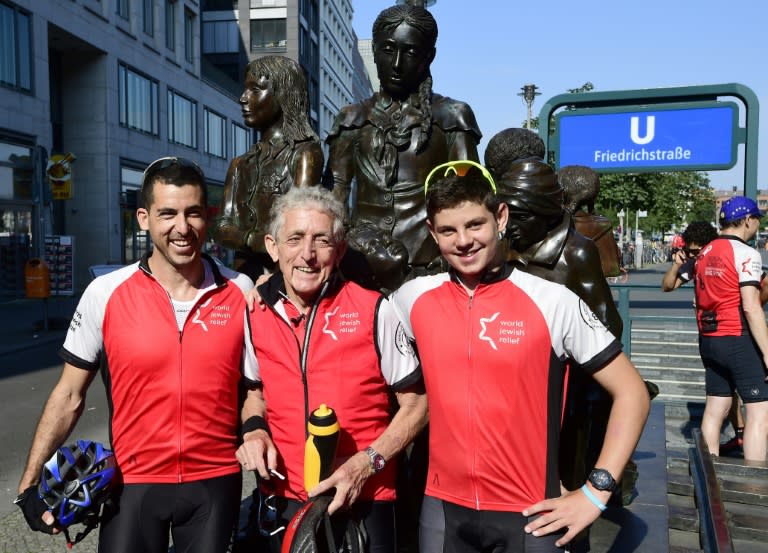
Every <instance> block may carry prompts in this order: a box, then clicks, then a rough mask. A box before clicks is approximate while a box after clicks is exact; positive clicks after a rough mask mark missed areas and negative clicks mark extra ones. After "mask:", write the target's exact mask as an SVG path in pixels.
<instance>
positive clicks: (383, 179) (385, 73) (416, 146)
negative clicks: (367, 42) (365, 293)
mask: <svg viewBox="0 0 768 553" xmlns="http://www.w3.org/2000/svg"><path fill="white" fill-rule="evenodd" d="M436 42H437V23H436V22H435V19H434V18H433V17H432V14H430V13H429V12H428V11H427V10H425V9H424V8H421V7H414V6H410V5H397V6H392V7H390V8H387V9H385V10H384V11H382V12H381V13H380V14H379V16H378V17H377V18H376V21H375V22H374V24H373V56H374V61H375V62H376V69H377V72H378V76H379V81H380V82H381V90H380V91H379V92H377V93H376V94H374V95H373V96H372V97H371V98H368V99H367V100H364V101H362V102H360V103H358V104H352V105H348V106H346V107H344V108H342V110H341V112H340V113H339V114H338V116H337V117H336V121H335V122H334V125H333V128H332V130H331V132H330V133H329V135H328V138H327V143H328V145H329V147H330V153H329V159H328V165H327V167H326V175H325V182H326V185H327V186H329V187H332V188H333V192H334V195H335V196H336V197H337V198H339V199H340V200H341V201H342V202H343V203H344V204H345V205H347V206H348V207H349V208H350V215H351V217H350V221H352V225H353V226H352V228H351V230H350V234H349V238H350V245H351V246H352V247H353V248H354V246H355V243H356V242H360V241H361V240H357V239H356V234H357V229H364V232H365V234H366V235H368V236H370V235H371V234H372V233H371V230H372V229H374V230H375V231H376V232H375V233H378V234H379V238H378V240H377V242H378V244H377V247H376V248H370V249H369V250H373V251H376V252H378V254H381V253H382V252H386V251H394V252H401V251H406V252H407V258H406V259H403V260H400V259H392V260H389V261H388V262H383V261H382V259H381V255H377V257H376V258H371V257H370V256H366V255H365V252H362V255H359V256H355V255H347V256H346V258H345V259H346V260H347V263H343V264H342V271H343V272H344V274H345V275H346V276H347V277H348V278H351V279H352V280H360V281H368V282H375V281H376V279H370V278H364V277H360V278H357V275H358V274H361V273H362V274H364V275H370V273H371V272H373V273H377V272H378V267H379V266H383V267H386V270H387V273H388V274H389V275H391V274H396V273H402V274H407V275H408V277H411V276H414V275H417V274H426V273H427V272H431V269H432V268H434V267H440V266H441V262H440V256H439V251H438V249H437V246H436V244H435V242H434V240H432V238H431V237H430V236H429V233H428V230H427V225H426V223H425V221H426V211H425V202H424V179H425V178H426V177H427V175H428V174H429V172H430V171H431V170H432V168H433V167H435V166H436V165H439V164H441V163H445V162H447V161H451V160H457V159H471V160H473V161H477V160H478V155H477V144H478V142H479V141H480V137H481V136H482V135H481V133H480V130H479V128H478V126H477V122H476V120H475V116H474V114H473V113H472V109H471V108H470V107H469V106H468V105H467V104H465V103H463V102H459V101H456V100H452V99H451V98H447V97H444V96H440V95H439V94H435V93H433V92H432V76H431V74H430V65H431V63H432V60H433V59H434V58H435V52H436V50H435V44H436ZM353 179H354V182H355V183H356V185H355V190H354V193H353ZM350 198H352V201H351V202H350ZM392 242H399V244H394V246H393V244H392ZM362 249H363V250H365V249H366V248H362ZM350 260H353V261H352V262H350ZM355 260H356V261H355ZM401 262H402V264H403V265H404V268H403V269H404V270H402V271H400V270H393V269H392V268H393V267H397V266H398V264H400V263H401ZM384 280H389V281H391V278H390V279H387V278H386V277H385V278H383V279H382V281H384ZM387 284H389V286H380V287H381V288H388V287H391V286H392V285H393V284H395V285H397V284H399V283H397V282H394V283H393V282H387ZM364 285H367V284H364Z"/></svg>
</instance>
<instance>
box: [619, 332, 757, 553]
mask: <svg viewBox="0 0 768 553" xmlns="http://www.w3.org/2000/svg"><path fill="white" fill-rule="evenodd" d="M631 337H632V344H631V358H632V362H633V363H634V364H635V366H636V367H637V369H638V371H639V372H640V374H641V375H642V377H643V378H644V379H646V380H650V381H652V382H654V383H656V385H658V386H659V395H658V396H657V398H656V399H655V400H654V403H655V402H663V403H664V406H665V426H666V461H667V462H666V465H667V505H668V510H669V519H668V524H669V551H670V552H674V553H694V552H700V551H701V549H700V545H699V534H698V532H699V514H698V511H697V506H696V502H695V500H694V493H693V482H692V479H691V476H690V472H689V452H688V449H689V448H690V447H691V445H692V438H691V430H692V429H693V428H697V427H700V426H701V416H702V414H703V410H704V399H705V391H704V367H703V365H702V363H701V359H700V357H699V350H698V332H697V330H696V323H695V320H694V318H693V317H690V319H689V320H688V319H684V318H674V317H670V318H668V319H667V320H663V319H662V318H660V317H653V318H651V317H649V318H648V319H647V320H645V319H643V318H638V319H636V320H633V322H632V328H631ZM730 432H731V429H730V427H729V426H726V428H725V433H724V435H723V438H722V441H725V440H726V439H728V438H730ZM716 459H717V460H716V461H715V469H716V473H717V479H718V482H719V483H720V489H721V497H722V499H723V501H724V502H725V508H726V512H727V515H728V521H729V529H730V532H731V537H732V539H733V545H734V551H735V552H736V553H768V516H766V514H765V513H766V508H768V465H765V464H745V463H744V460H743V459H737V458H728V457H720V458H716Z"/></svg>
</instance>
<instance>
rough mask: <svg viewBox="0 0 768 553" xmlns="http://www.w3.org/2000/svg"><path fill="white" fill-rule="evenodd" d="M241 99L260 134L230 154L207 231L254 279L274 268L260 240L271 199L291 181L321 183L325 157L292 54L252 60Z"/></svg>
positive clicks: (301, 74)
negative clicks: (221, 192) (221, 195)
mask: <svg viewBox="0 0 768 553" xmlns="http://www.w3.org/2000/svg"><path fill="white" fill-rule="evenodd" d="M240 105H241V106H242V109H243V120H244V121H245V124H246V125H248V126H249V127H251V128H253V129H256V130H257V131H259V135H260V139H259V141H258V142H257V143H256V144H254V146H253V147H252V148H251V149H250V150H249V151H248V152H246V153H245V154H243V155H241V156H238V157H236V158H235V159H233V160H232V163H231V164H230V166H229V170H228V172H227V178H226V182H225V184H224V198H223V200H222V204H221V212H220V214H219V216H218V217H217V218H216V219H215V221H214V223H213V226H212V228H211V235H212V236H213V238H214V240H215V241H216V242H218V243H219V244H221V245H223V246H225V247H227V248H232V249H234V250H235V263H234V266H235V268H236V269H237V270H238V271H240V272H243V273H246V274H247V275H248V276H250V277H251V278H253V279H254V280H255V279H256V278H257V277H258V276H259V275H261V274H263V273H264V272H265V271H272V269H273V268H274V263H273V262H272V260H271V258H270V257H269V255H268V254H267V252H266V248H265V246H264V234H265V233H266V225H267V224H268V223H269V210H270V208H271V207H272V203H273V202H274V200H275V199H276V197H277V196H280V195H282V194H285V193H286V192H287V191H288V190H289V189H290V188H291V187H292V186H313V185H317V184H319V183H320V179H321V177H322V170H323V161H324V159H323V150H322V146H321V145H320V140H319V138H318V137H317V134H316V133H315V131H314V130H313V129H312V127H311V126H310V123H309V118H308V114H307V111H308V100H307V82H306V79H305V77H304V71H303V69H302V68H301V66H300V65H299V64H298V63H296V62H295V61H294V60H292V59H289V58H286V57H283V56H266V57H263V58H259V59H257V60H254V61H252V62H250V63H249V64H248V66H247V67H246V70H245V83H244V90H243V94H242V95H241V96H240Z"/></svg>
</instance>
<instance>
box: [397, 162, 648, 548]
mask: <svg viewBox="0 0 768 553" xmlns="http://www.w3.org/2000/svg"><path fill="white" fill-rule="evenodd" d="M432 176H436V177H437V179H436V181H435V182H431V178H428V179H427V183H426V188H427V191H426V195H427V218H428V219H427V221H428V225H429V230H430V233H431V235H432V237H433V238H434V240H435V241H436V242H437V244H438V246H439V248H440V251H441V253H442V255H443V257H444V258H445V259H446V261H447V262H448V264H449V265H450V266H451V269H450V270H449V271H448V272H447V273H441V274H438V275H433V276H425V277H419V278H416V279H414V280H412V281H410V282H407V283H406V284H404V285H403V286H402V287H401V288H400V289H399V290H397V291H396V292H395V293H394V294H393V295H392V298H391V299H392V303H393V304H394V306H395V308H396V309H397V311H398V312H399V313H400V315H401V318H402V320H403V322H404V324H405V329H406V333H407V334H408V336H409V338H411V339H414V340H415V344H416V347H417V348H418V352H419V357H420V360H421V363H422V369H423V371H424V381H425V383H426V387H427V398H428V402H429V416H430V436H429V472H428V475H427V489H426V494H427V495H428V496H430V497H432V498H436V499H437V500H439V501H440V502H441V503H442V508H443V513H444V515H443V518H444V537H443V534H441V533H440V532H439V531H438V532H436V533H435V534H436V535H432V536H427V535H425V533H424V532H423V533H422V542H421V546H422V550H424V551H435V550H440V551H445V552H447V553H454V552H457V553H458V552H469V551H475V552H484V551H490V550H493V551H494V552H498V553H502V552H512V551H527V552H532V551H536V552H554V551H561V549H559V548H560V547H562V546H564V545H565V544H566V543H568V542H569V541H570V540H571V539H573V537H574V536H575V535H576V534H577V533H578V532H580V531H581V530H582V529H584V528H585V527H587V526H588V525H589V524H590V523H592V522H593V521H594V520H595V519H596V518H597V517H598V516H599V515H600V513H601V511H602V510H603V509H605V502H606V501H607V500H608V498H609V497H610V495H611V492H612V490H614V489H615V487H616V480H618V479H619V478H620V476H621V473H622V470H623V469H624V465H625V464H626V462H627V460H628V459H629V457H630V455H631V453H632V451H633V449H634V447H635V445H636V444H637V441H638V439H639V437H640V433H641V431H642V428H643V425H644V423H645V419H646V417H647V413H648V409H649V397H648V392H647V390H646V387H645V385H644V383H643V381H642V379H641V378H640V376H639V374H638V373H637V370H636V369H635V368H634V366H633V365H632V363H631V362H630V361H629V359H628V358H627V357H626V356H625V355H624V354H623V353H622V352H621V344H620V342H619V341H618V340H617V339H616V338H615V337H614V336H613V335H612V334H611V333H610V332H609V331H608V330H607V329H606V327H605V326H604V325H603V324H602V323H601V322H600V320H599V319H598V318H597V317H596V316H595V314H594V313H593V312H592V310H591V309H589V307H587V305H586V304H585V303H584V301H582V300H580V299H579V298H578V296H576V295H575V294H574V293H573V292H571V291H569V290H568V289H567V288H566V287H565V286H563V285H560V284H555V283H552V282H549V281H546V280H544V279H542V278H539V277H537V276H535V275H532V274H528V273H524V272H522V271H519V270H516V269H515V268H514V267H513V266H512V265H509V264H506V263H505V262H504V257H505V256H504V249H503V247H502V241H503V239H504V232H503V231H504V229H505V228H506V224H507V216H508V213H507V205H506V204H505V203H504V202H502V201H501V200H500V198H499V197H498V196H497V195H496V194H495V191H496V187H495V183H494V181H493V179H492V178H491V176H490V173H488V172H487V171H486V170H485V168H483V167H482V166H479V164H474V163H472V162H468V161H464V162H451V163H448V164H444V165H440V166H438V167H437V168H435V169H434V170H433V172H432V173H431V174H430V177H432ZM569 360H572V361H573V362H574V364H575V365H576V366H578V368H579V369H580V370H584V371H587V372H588V373H591V374H592V375H593V377H594V378H595V380H597V382H598V383H600V384H601V385H602V386H603V387H604V388H605V389H606V390H607V391H608V392H609V394H610V395H611V396H612V399H613V407H612V409H611V414H610V417H609V420H608V425H607V432H606V436H605V441H604V445H603V447H602V449H601V451H600V455H599V457H598V459H597V463H596V466H595V468H594V469H593V470H592V472H591V473H590V476H589V478H588V481H587V482H586V483H584V485H583V486H582V487H581V488H580V489H576V490H574V491H570V492H569V491H566V492H563V491H562V490H561V487H560V478H559V473H558V439H559V435H560V417H561V413H562V402H563V385H564V379H565V365H566V363H567V362H569ZM426 504H427V503H425V505H426ZM443 539H444V543H443ZM430 540H437V541H438V542H440V543H439V545H438V546H437V547H435V546H434V544H431V543H429V541H430Z"/></svg>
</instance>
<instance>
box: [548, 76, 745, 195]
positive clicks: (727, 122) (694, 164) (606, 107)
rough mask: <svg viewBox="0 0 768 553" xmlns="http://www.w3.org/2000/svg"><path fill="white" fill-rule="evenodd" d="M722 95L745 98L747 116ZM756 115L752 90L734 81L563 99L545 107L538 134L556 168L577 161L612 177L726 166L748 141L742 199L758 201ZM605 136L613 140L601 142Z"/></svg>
mask: <svg viewBox="0 0 768 553" xmlns="http://www.w3.org/2000/svg"><path fill="white" fill-rule="evenodd" d="M723 97H726V98H736V99H738V100H740V101H741V103H742V104H743V106H744V112H745V113H744V114H743V115H744V117H743V118H739V117H738V115H739V114H738V112H739V110H740V106H739V105H737V104H735V103H733V102H724V101H722V100H721V98H723ZM560 108H567V109H566V110H565V111H563V112H561V113H559V114H558V115H556V116H555V119H556V121H557V125H558V128H557V129H556V131H555V132H554V133H550V118H551V117H552V115H553V114H554V113H555V111H557V110H558V109H560ZM759 113H760V107H759V102H758V100H757V96H756V95H755V93H754V92H753V91H752V90H751V89H749V88H748V87H746V86H744V85H741V84H737V83H730V84H720V85H705V86H686V87H676V88H654V89H644V90H623V91H613V92H582V93H578V94H560V95H558V96H555V97H554V98H551V99H550V100H548V101H547V102H546V104H544V107H543V108H542V109H541V112H540V113H539V135H540V136H541V137H542V139H543V140H544V142H545V144H546V145H547V150H548V151H549V152H550V156H552V154H554V157H550V161H552V162H554V163H555V166H556V168H557V169H559V168H560V167H562V166H563V165H568V164H574V163H577V164H581V165H587V166H588V167H591V168H593V169H595V170H596V171H603V172H606V171H609V172H612V173H619V172H634V173H647V172H654V173H655V172H659V171H690V170H717V169H728V168H731V167H733V166H734V164H735V163H736V156H737V152H738V145H739V144H744V195H745V196H748V197H750V198H756V197H757V139H758V120H759ZM740 119H743V121H744V127H740V126H739V123H738V121H739V120H740ZM667 131H669V133H670V134H669V135H667ZM574 133H575V134H574ZM601 133H606V134H610V135H611V136H612V139H611V140H612V141H613V142H610V143H607V142H601V141H600V134H601ZM577 135H578V139H577V138H575V137H576V136H577ZM582 139H583V140H584V141H585V142H586V143H588V144H587V145H588V146H589V149H587V145H585V146H584V147H582V146H581V145H580V144H579V143H578V141H580V140H582ZM678 147H679V148H680V149H679V150H678ZM596 151H599V154H597V155H596V154H595V152H596ZM686 151H687V152H689V153H686ZM585 152H587V153H585ZM651 152H654V153H655V154H656V155H654V156H653V159H651V156H650V153H651ZM670 152H671V153H670ZM596 158H597V159H596Z"/></svg>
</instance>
